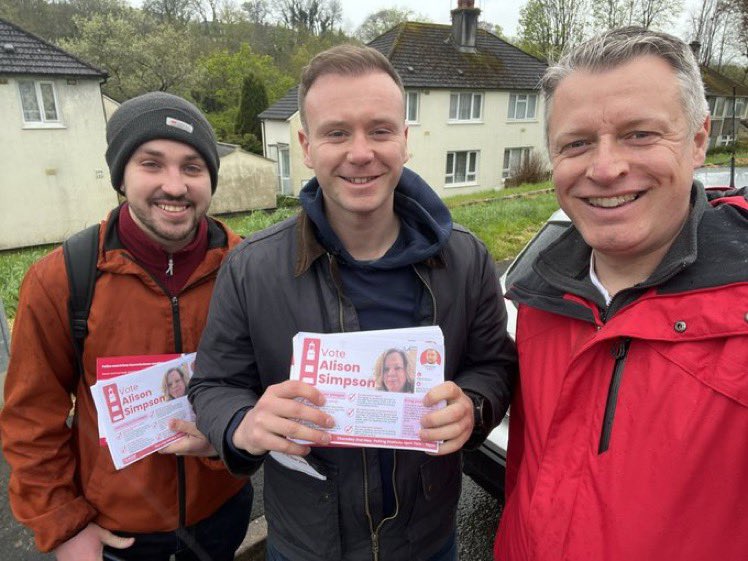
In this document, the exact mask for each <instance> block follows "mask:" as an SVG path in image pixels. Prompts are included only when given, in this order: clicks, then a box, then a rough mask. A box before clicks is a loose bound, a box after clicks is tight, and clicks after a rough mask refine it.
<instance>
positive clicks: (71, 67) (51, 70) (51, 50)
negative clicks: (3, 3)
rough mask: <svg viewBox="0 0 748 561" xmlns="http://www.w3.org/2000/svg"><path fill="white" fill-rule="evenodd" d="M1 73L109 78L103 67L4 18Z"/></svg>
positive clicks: (0, 21) (0, 35)
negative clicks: (78, 56) (86, 61)
mask: <svg viewBox="0 0 748 561" xmlns="http://www.w3.org/2000/svg"><path fill="white" fill-rule="evenodd" d="M0 74H35V75H42V76H46V75H49V76H80V77H90V78H99V79H101V78H106V77H107V73H106V72H104V71H103V70H100V69H98V68H96V67H95V66H92V65H90V64H87V63H85V62H83V61H82V60H80V59H79V58H77V57H75V56H73V55H71V54H70V53H67V52H65V51H63V50H62V49H60V48H59V47H55V46H54V45H52V44H51V43H48V42H47V41H45V40H44V39H42V38H41V37H37V36H36V35H34V34H32V33H29V32H28V31H24V30H23V29H21V28H20V27H18V26H16V25H14V24H12V23H10V22H9V21H6V20H3V19H0Z"/></svg>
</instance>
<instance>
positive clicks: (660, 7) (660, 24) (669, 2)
mask: <svg viewBox="0 0 748 561" xmlns="http://www.w3.org/2000/svg"><path fill="white" fill-rule="evenodd" d="M635 1H636V5H635V8H634V10H635V15H634V18H635V19H634V23H635V24H636V25H641V26H642V27H644V28H645V29H650V28H659V29H664V28H666V27H667V26H668V25H670V24H671V23H672V22H673V20H674V19H675V18H677V17H678V16H679V15H680V13H681V11H682V5H681V0H635ZM707 1H708V0H707Z"/></svg>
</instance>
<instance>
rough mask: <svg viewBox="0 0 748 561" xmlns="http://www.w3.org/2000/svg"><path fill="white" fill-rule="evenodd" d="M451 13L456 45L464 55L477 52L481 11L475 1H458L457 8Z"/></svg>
mask: <svg viewBox="0 0 748 561" xmlns="http://www.w3.org/2000/svg"><path fill="white" fill-rule="evenodd" d="M451 13H452V37H453V39H454V42H455V45H456V46H457V48H458V49H459V50H460V51H462V52H463V53H474V52H476V49H475V38H476V36H477V34H478V16H479V15H480V9H479V8H476V7H475V0H458V1H457V8H456V9H454V10H452V12H451Z"/></svg>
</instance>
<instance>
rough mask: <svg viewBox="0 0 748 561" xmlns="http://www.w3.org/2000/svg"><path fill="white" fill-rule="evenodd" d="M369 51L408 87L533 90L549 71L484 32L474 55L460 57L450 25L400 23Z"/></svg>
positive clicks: (525, 54) (478, 40)
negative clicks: (386, 60)
mask: <svg viewBox="0 0 748 561" xmlns="http://www.w3.org/2000/svg"><path fill="white" fill-rule="evenodd" d="M369 46H370V47H373V48H375V49H377V50H378V51H380V52H381V53H383V54H384V55H385V56H387V58H389V59H390V61H391V62H392V65H393V66H394V67H395V69H396V70H397V71H398V73H399V74H400V77H401V78H402V80H403V83H404V85H405V87H406V88H450V89H453V88H454V89H485V90H528V89H530V90H532V89H537V88H538V87H539V82H540V78H541V76H542V75H543V72H545V69H546V66H547V65H546V63H545V62H543V61H541V60H539V59H537V58H535V57H533V56H531V55H529V54H527V53H525V52H524V51H522V50H521V49H518V48H517V47H515V46H513V45H511V44H509V43H507V42H506V41H504V40H503V39H500V38H498V37H497V36H496V35H493V34H492V33H489V32H488V31H485V30H483V29H478V32H477V38H476V52H474V53H468V52H462V51H460V50H459V49H458V48H457V47H456V46H455V44H454V40H453V37H452V26H451V25H441V24H434V23H418V22H406V23H401V24H400V25H398V26H396V27H394V28H392V29H391V30H389V31H388V32H387V33H385V34H383V35H380V36H379V37H377V38H376V39H374V40H373V41H372V42H371V43H369Z"/></svg>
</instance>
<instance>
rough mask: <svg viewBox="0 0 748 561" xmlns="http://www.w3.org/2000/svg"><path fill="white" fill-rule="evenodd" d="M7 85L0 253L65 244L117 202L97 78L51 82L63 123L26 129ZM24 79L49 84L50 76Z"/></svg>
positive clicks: (1, 110) (0, 117)
mask: <svg viewBox="0 0 748 561" xmlns="http://www.w3.org/2000/svg"><path fill="white" fill-rule="evenodd" d="M4 78H5V83H3V84H0V123H2V127H0V146H2V147H3V149H2V159H3V164H4V165H3V170H2V173H1V174H0V209H2V220H0V249H10V248H16V247H24V246H30V245H37V244H45V243H53V242H59V241H62V240H63V239H65V238H67V237H68V236H70V235H71V234H73V233H75V232H77V231H78V230H80V229H82V228H84V227H85V226H88V225H90V224H93V223H95V222H98V221H99V220H101V219H102V218H104V217H105V216H106V214H107V212H108V211H109V210H110V209H112V208H113V207H115V206H116V205H117V196H116V193H115V191H114V189H112V187H111V184H110V181H109V171H108V168H107V165H106V161H105V160H104V152H105V150H106V141H105V119H104V110H103V105H102V101H101V88H100V85H99V82H98V81H94V80H85V79H78V80H77V81H76V83H73V84H68V80H67V79H54V80H51V81H53V82H54V84H55V90H56V92H57V104H58V111H59V113H60V116H61V120H62V125H61V126H57V127H55V128H29V127H28V126H26V125H25V124H24V121H23V114H22V111H21V101H20V96H19V92H18V84H17V81H16V79H15V78H14V77H11V76H5V77H4ZM23 78H24V79H39V80H44V81H50V79H49V78H48V77H41V76H39V77H33V76H24V77H23Z"/></svg>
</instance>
